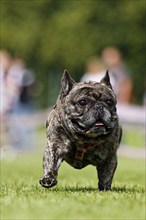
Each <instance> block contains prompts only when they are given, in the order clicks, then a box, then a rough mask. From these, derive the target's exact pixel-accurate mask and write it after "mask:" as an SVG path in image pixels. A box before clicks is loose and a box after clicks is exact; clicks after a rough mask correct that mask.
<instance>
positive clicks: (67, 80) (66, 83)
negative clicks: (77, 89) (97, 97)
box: [60, 70, 76, 97]
mask: <svg viewBox="0 0 146 220" xmlns="http://www.w3.org/2000/svg"><path fill="white" fill-rule="evenodd" d="M75 84H76V82H75V81H74V80H73V79H72V78H71V76H70V75H69V73H68V72H67V70H64V73H63V76H62V79H61V92H60V95H61V97H64V96H66V95H68V93H69V92H70V90H71V89H72V88H73V86H74V85H75Z"/></svg>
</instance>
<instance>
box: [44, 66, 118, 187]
mask: <svg viewBox="0 0 146 220" xmlns="http://www.w3.org/2000/svg"><path fill="white" fill-rule="evenodd" d="M46 129H47V147H46V149H45V153H44V158H43V168H44V176H43V177H42V178H41V179H40V184H41V185H42V186H43V187H46V188H49V187H52V186H55V185H56V184H57V175H58V169H59V166H60V164H61V162H62V161H64V160H65V161H66V162H67V163H68V164H70V165H71V166H72V167H74V168H76V169H82V168H84V167H85V166H87V165H89V164H92V165H93V166H96V168H97V173H98V180H99V182H98V189H99V190H110V189H111V184H112V179H113V176H114V173H115V170H116V167H117V149H118V146H119V144H120V140H121V134H122V129H121V127H120V126H119V119H118V115H117V112H116V96H115V93H114V91H113V89H112V86H111V83H110V78H109V74H108V71H107V72H106V74H105V76H104V78H103V79H102V80H101V81H100V83H98V82H91V81H90V82H85V83H84V82H80V83H76V82H75V81H74V80H73V79H72V78H71V77H70V75H69V74H68V73H67V71H66V70H65V71H64V74H63V77H62V87H61V91H60V94H59V97H58V99H57V103H56V105H55V107H54V109H53V110H52V111H51V113H50V114H49V117H48V119H47V122H46Z"/></svg>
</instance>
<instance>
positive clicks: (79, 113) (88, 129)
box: [60, 73, 117, 138]
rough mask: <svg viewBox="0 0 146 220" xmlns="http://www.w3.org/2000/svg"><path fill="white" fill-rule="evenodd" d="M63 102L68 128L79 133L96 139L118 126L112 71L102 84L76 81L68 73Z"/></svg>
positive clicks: (62, 93)
mask: <svg viewBox="0 0 146 220" xmlns="http://www.w3.org/2000/svg"><path fill="white" fill-rule="evenodd" d="M60 101H61V102H62V104H63V111H64V118H65V119H66V121H67V123H68V127H69V128H71V129H73V130H74V131H75V132H76V133H80V134H83V135H85V136H88V137H91V138H96V137H98V136H100V135H106V134H108V133H110V131H111V130H112V129H113V128H114V127H115V124H116V121H117V114H116V97H115V94H114V92H113V90H112V87H111V84H110V79H109V75H108V73H106V76H105V77H104V78H103V79H102V80H101V82H100V83H97V82H88V83H76V82H74V81H73V80H72V79H71V78H70V76H69V75H68V74H67V73H65V74H64V76H63V78H62V89H61V94H60Z"/></svg>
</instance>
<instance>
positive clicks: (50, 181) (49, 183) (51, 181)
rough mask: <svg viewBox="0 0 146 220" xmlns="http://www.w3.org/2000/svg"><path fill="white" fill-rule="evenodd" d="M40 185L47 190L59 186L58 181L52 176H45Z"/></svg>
mask: <svg viewBox="0 0 146 220" xmlns="http://www.w3.org/2000/svg"><path fill="white" fill-rule="evenodd" d="M39 183H40V184H41V185H42V186H43V187H45V188H50V187H53V186H55V185H57V180H56V179H55V178H54V177H53V176H51V175H45V176H43V177H42V178H41V179H40V181H39Z"/></svg>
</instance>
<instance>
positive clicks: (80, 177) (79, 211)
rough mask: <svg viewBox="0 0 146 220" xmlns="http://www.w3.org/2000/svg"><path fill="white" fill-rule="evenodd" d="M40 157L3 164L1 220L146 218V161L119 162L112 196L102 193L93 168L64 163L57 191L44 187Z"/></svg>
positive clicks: (55, 188)
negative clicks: (76, 168)
mask: <svg viewBox="0 0 146 220" xmlns="http://www.w3.org/2000/svg"><path fill="white" fill-rule="evenodd" d="M40 155H42V153H41V154H33V155H31V154H30V155H28V154H26V155H23V156H21V157H20V158H17V160H15V161H11V162H10V161H1V219H3V220H4V219H7V220H8V219H19V220H21V219H25V220H27V219H71V218H72V219H81V218H82V219H93V218H94V219H144V214H145V211H144V210H145V196H144V186H145V175H144V172H145V167H144V160H137V159H125V158H120V160H119V165H118V169H117V172H116V175H115V178H114V181H113V191H112V192H98V191H97V176H96V169H95V168H94V167H91V166H89V167H86V168H84V169H83V170H75V169H73V168H71V167H70V166H69V165H67V164H65V163H64V164H62V166H61V168H60V171H59V177H58V181H59V182H58V186H56V187H54V188H52V189H44V188H42V187H41V186H40V185H39V183H38V180H39V178H40V176H41V175H42V167H41V162H42V161H41V160H42V158H41V157H40Z"/></svg>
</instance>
